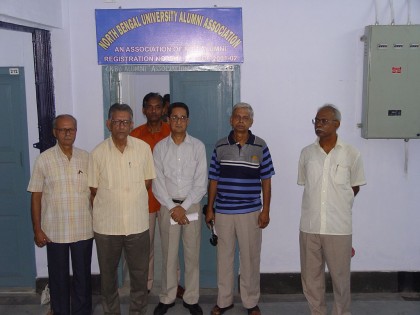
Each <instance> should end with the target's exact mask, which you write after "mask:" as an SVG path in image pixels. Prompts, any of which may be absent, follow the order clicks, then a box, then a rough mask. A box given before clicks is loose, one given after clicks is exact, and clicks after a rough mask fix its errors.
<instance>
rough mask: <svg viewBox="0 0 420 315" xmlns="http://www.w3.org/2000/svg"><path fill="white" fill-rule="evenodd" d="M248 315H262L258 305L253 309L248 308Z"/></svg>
mask: <svg viewBox="0 0 420 315" xmlns="http://www.w3.org/2000/svg"><path fill="white" fill-rule="evenodd" d="M248 315H261V311H260V308H259V307H258V305H255V306H254V307H252V308H248Z"/></svg>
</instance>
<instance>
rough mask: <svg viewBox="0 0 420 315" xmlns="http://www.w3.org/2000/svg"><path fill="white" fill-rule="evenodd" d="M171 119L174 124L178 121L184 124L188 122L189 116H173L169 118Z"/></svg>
mask: <svg viewBox="0 0 420 315" xmlns="http://www.w3.org/2000/svg"><path fill="white" fill-rule="evenodd" d="M169 119H170V120H171V121H173V122H178V120H180V121H182V122H186V121H187V119H188V117H187V116H171V117H169Z"/></svg>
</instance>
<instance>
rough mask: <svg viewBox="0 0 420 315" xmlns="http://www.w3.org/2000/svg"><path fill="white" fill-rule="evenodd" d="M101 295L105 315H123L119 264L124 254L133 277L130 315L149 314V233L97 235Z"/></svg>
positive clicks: (131, 280)
mask: <svg viewBox="0 0 420 315" xmlns="http://www.w3.org/2000/svg"><path fill="white" fill-rule="evenodd" d="M95 242H96V250H97V253H98V263H99V269H100V271H101V294H102V306H103V309H104V313H105V314H107V315H110V314H113V315H115V314H121V309H120V299H119V295H118V273H117V269H118V263H119V261H120V258H121V254H122V251H123V250H124V257H125V260H126V262H127V266H128V272H129V275H130V308H129V314H130V315H134V314H136V315H143V314H146V312H147V276H148V270H149V247H150V236H149V230H147V231H145V232H142V233H138V234H131V235H104V234H99V233H95Z"/></svg>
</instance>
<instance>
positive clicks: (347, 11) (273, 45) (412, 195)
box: [0, 0, 420, 276]
mask: <svg viewBox="0 0 420 315" xmlns="http://www.w3.org/2000/svg"><path fill="white" fill-rule="evenodd" d="M33 1H34V0H25V1H23V0H22V1H21V2H23V3H31V2H33ZM40 2H41V1H40ZM376 3H377V4H378V9H377V12H375V1H373V0H372V1H366V0H353V1H337V0H325V1H322V2H319V1H318V2H314V1H309V0H296V1H286V0H266V1H264V2H257V1H241V0H224V1H220V0H212V1H208V0H184V1H175V2H174V1H173V0H172V1H171V0H156V1H150V2H148V3H147V4H145V3H144V2H142V3H139V2H138V1H135V0H116V3H105V2H104V1H101V0H90V1H85V0H72V1H62V7H61V10H62V26H63V27H62V28H60V29H56V28H54V29H52V39H53V47H52V50H53V62H54V75H55V88H56V90H55V92H56V99H57V113H62V112H71V113H73V114H75V115H76V116H77V118H78V121H79V135H80V134H83V135H84V136H83V137H79V139H78V143H77V144H78V145H79V146H80V147H82V148H84V149H87V150H91V149H93V147H94V146H95V145H96V144H97V143H99V142H100V141H101V140H102V139H103V111H102V85H101V68H100V66H98V65H97V61H96V47H95V41H96V39H95V19H94V9H96V8H114V9H117V8H118V7H120V6H121V7H122V8H136V7H139V6H141V7H144V8H146V7H147V8H152V7H158V8H170V7H191V8H192V7H213V6H214V5H217V6H229V7H242V8H243V22H244V54H245V62H244V64H243V65H242V66H241V91H242V92H241V99H242V100H243V101H246V102H249V103H250V104H251V105H253V107H254V110H255V123H254V126H253V128H252V130H253V131H254V133H256V134H257V135H259V136H261V137H262V138H264V139H265V140H266V141H267V143H268V145H269V147H270V150H271V153H272V157H273V160H274V163H275V167H276V171H277V174H276V176H275V177H274V178H273V198H272V213H271V223H270V225H269V227H268V228H267V229H266V230H265V231H264V234H263V252H262V260H261V271H262V272H296V271H299V251H298V227H299V218H300V202H301V195H302V187H299V186H297V185H296V177H297V174H296V173H297V171H296V169H297V162H298V158H299V154H300V150H301V149H302V148H303V147H304V146H306V145H308V144H309V143H311V142H313V141H314V140H315V136H314V132H313V127H312V124H311V119H312V118H313V117H314V116H315V114H316V110H317V108H318V107H319V106H321V105H323V104H324V103H326V102H331V103H333V104H336V105H337V106H338V107H339V108H340V109H341V111H342V116H343V121H342V124H341V128H340V130H339V134H340V136H341V137H342V138H343V139H344V140H345V141H347V142H349V143H351V144H353V145H355V146H356V147H358V148H359V149H360V151H361V152H362V156H363V160H364V164H365V171H366V177H367V181H368V185H367V186H363V187H362V188H361V191H360V193H359V195H358V196H357V198H356V201H355V205H354V208H353V214H354V215H353V218H354V222H353V226H354V235H353V243H354V247H355V248H356V252H357V253H356V256H355V258H353V260H352V269H353V270H354V271H398V270H403V271H418V270H419V269H420V268H419V266H420V242H418V239H419V234H420V232H419V230H420V229H419V226H420V213H419V211H418V209H419V204H420V194H419V188H420V165H419V164H418V163H416V162H417V161H418V160H419V159H420V143H419V141H416V140H411V141H409V142H408V143H404V142H403V141H402V140H365V139H362V138H361V137H360V129H359V128H357V124H358V123H360V121H361V99H362V73H363V43H362V42H361V41H360V37H361V35H363V33H364V26H366V25H372V24H375V20H376V17H377V19H378V21H379V23H380V24H390V22H391V10H390V8H389V1H387V0H377V1H376ZM410 3H411V12H410V18H411V22H412V23H413V24H420V2H418V1H411V2H410ZM393 4H394V13H395V23H396V24H406V22H407V19H408V16H409V14H408V7H409V6H408V2H407V1H405V0H394V1H393ZM0 10H1V7H0ZM0 13H1V11H0ZM8 54H9V52H7V51H4V50H3V49H2V50H1V51H0V56H1V58H0V59H4V55H8ZM30 119H32V117H31V118H30ZM192 119H194V118H193V117H192ZM405 152H407V154H406V153H405ZM406 158H408V170H407V172H405V171H404V161H405V159H406ZM42 263H43V262H42ZM37 268H38V274H39V275H41V276H42V273H43V270H44V269H43V268H44V266H41V262H40V261H37ZM95 268H96V270H97V265H96V266H93V269H94V270H95ZM44 276H45V274H44Z"/></svg>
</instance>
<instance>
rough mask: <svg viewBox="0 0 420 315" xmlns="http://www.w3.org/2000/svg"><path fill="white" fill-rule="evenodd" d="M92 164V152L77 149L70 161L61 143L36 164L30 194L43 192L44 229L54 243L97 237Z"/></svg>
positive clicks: (30, 182)
mask: <svg viewBox="0 0 420 315" xmlns="http://www.w3.org/2000/svg"><path fill="white" fill-rule="evenodd" d="M88 161H89V154H88V152H86V151H84V150H81V149H78V148H76V147H73V154H72V157H71V159H70V160H69V159H68V158H67V156H66V155H65V154H64V153H63V151H62V150H61V148H60V146H59V145H58V144H56V145H55V146H54V147H52V148H50V149H48V150H46V151H45V152H43V153H41V155H39V156H38V158H37V159H36V161H35V165H34V169H33V173H32V176H31V179H30V181H29V185H28V191H30V192H41V193H42V198H41V228H42V230H43V231H44V233H45V234H46V235H47V236H48V238H49V239H50V240H51V241H52V242H55V243H72V242H78V241H81V240H86V239H90V238H92V237H93V231H92V213H91V209H90V203H89V196H90V190H89V186H88V180H87V170H88Z"/></svg>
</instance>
